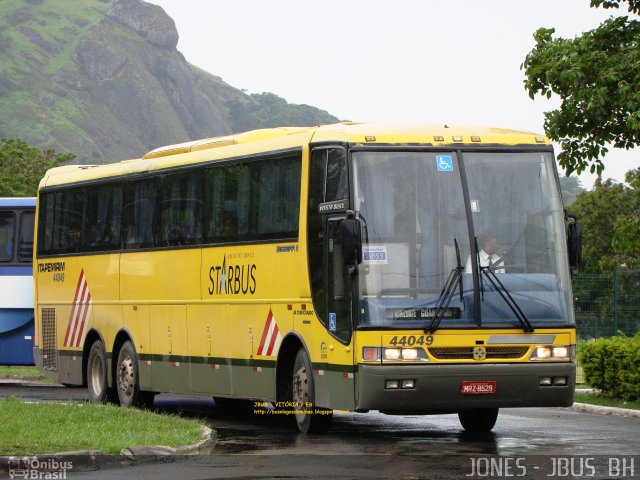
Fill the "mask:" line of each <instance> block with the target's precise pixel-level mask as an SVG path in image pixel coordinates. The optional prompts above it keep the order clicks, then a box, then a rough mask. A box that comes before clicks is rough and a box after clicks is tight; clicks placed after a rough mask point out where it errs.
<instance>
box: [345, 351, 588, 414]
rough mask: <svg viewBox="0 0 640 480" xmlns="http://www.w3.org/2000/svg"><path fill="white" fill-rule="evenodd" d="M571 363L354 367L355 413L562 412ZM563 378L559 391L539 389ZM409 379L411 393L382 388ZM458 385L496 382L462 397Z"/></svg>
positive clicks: (570, 390) (569, 399)
mask: <svg viewBox="0 0 640 480" xmlns="http://www.w3.org/2000/svg"><path fill="white" fill-rule="evenodd" d="M575 372H576V368H575V363H570V362H566V363H535V364H531V363H516V364H482V365H478V364H456V365H433V364H432V365H359V367H358V375H357V378H358V386H357V399H356V402H357V408H358V410H380V411H382V412H384V413H392V414H393V413H398V414H409V413H415V414H427V413H449V412H451V413H453V412H458V411H460V410H464V409H472V408H507V407H567V406H570V405H571V404H572V403H573V395H574V386H575ZM543 377H552V378H556V377H564V378H566V379H567V381H566V385H563V386H553V385H550V386H542V385H540V380H541V378H543ZM405 379H406V380H414V382H415V387H414V388H412V389H387V388H385V384H386V381H387V380H399V381H402V380H405ZM463 381H487V382H488V381H495V382H496V390H495V393H491V394H481V395H468V394H462V392H461V390H462V388H461V386H462V382H463Z"/></svg>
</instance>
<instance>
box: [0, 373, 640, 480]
mask: <svg viewBox="0 0 640 480" xmlns="http://www.w3.org/2000/svg"><path fill="white" fill-rule="evenodd" d="M7 395H17V396H20V397H22V398H24V399H27V400H63V399H68V400H84V399H86V398H87V397H86V390H84V389H75V388H73V389H68V388H62V387H57V386H51V387H42V386H34V387H24V386H23V387H15V386H7V385H2V386H0V397H1V396H7ZM155 407H156V408H158V409H159V410H162V411H167V412H174V413H175V412H181V414H183V415H189V416H198V417H202V418H204V419H205V421H206V422H207V423H208V424H209V425H210V426H211V428H213V429H214V430H215V431H216V432H217V435H216V439H215V443H214V445H213V446H212V447H211V448H210V449H209V451H208V452H207V454H204V455H198V456H189V457H174V458H170V459H165V460H164V461H162V462H157V461H156V462H149V463H142V464H139V465H128V466H126V467H119V468H115V467H114V466H113V465H112V466H110V467H109V468H106V469H103V470H94V471H84V472H78V471H75V472H74V471H70V472H68V475H67V477H68V478H104V479H111V478H113V479H115V478H136V479H137V478H153V479H158V478H177V479H180V480H188V479H206V478H340V479H348V478H510V477H521V476H525V475H526V477H527V478H552V477H556V478H640V457H639V456H638V452H640V418H624V417H616V416H608V415H594V414H587V413H578V412H574V411H572V410H571V409H553V408H546V409H542V408H541V409H506V410H502V411H501V412H500V417H499V418H498V422H497V424H496V427H495V429H494V431H493V433H491V434H489V435H484V436H470V435H468V434H465V433H464V432H463V431H462V429H461V427H460V425H459V422H458V418H457V415H441V416H387V415H382V414H379V413H377V412H370V413H367V414H358V413H345V414H337V415H334V422H333V425H332V428H331V430H330V432H329V434H328V435H325V436H311V435H309V436H306V435H302V434H300V433H298V432H297V431H296V430H295V428H294V427H293V426H292V425H291V423H292V420H291V419H288V418H283V417H281V416H271V415H269V414H256V413H254V412H253V410H252V409H251V408H248V409H246V410H245V411H231V410H229V409H222V408H219V407H218V406H216V404H215V402H214V401H213V400H212V399H209V398H199V397H191V396H178V395H159V396H158V397H156V402H155ZM634 455H635V457H633V458H631V456H634ZM496 456H499V457H496ZM625 462H626V463H625ZM632 462H633V463H632ZM625 466H626V467H627V468H626V469H623V468H622V467H625ZM116 467H118V466H117V465H116ZM612 467H613V470H611V468H612ZM616 467H620V468H619V469H618V470H616V469H615V468H616ZM630 467H632V468H630ZM616 473H617V475H616ZM548 475H551V476H548Z"/></svg>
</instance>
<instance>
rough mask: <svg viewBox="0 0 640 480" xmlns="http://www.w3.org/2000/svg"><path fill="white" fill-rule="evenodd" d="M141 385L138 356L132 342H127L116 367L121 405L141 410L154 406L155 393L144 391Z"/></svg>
mask: <svg viewBox="0 0 640 480" xmlns="http://www.w3.org/2000/svg"><path fill="white" fill-rule="evenodd" d="M139 385H140V382H139V378H138V355H137V354H136V350H135V348H134V346H133V344H132V343H131V341H129V340H127V341H126V342H124V344H122V347H121V348H120V352H119V353H118V363H117V365H116V387H117V390H118V399H119V401H120V405H122V406H123V407H140V408H148V407H151V406H153V398H154V396H155V393H154V392H145V391H142V390H140V387H139Z"/></svg>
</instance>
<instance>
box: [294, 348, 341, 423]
mask: <svg viewBox="0 0 640 480" xmlns="http://www.w3.org/2000/svg"><path fill="white" fill-rule="evenodd" d="M291 387H292V398H291V400H292V403H293V408H294V409H295V410H296V412H295V413H294V417H295V419H296V423H297V424H298V428H299V429H300V431H301V432H302V433H327V431H328V430H329V426H330V425H331V420H332V418H333V411H332V410H329V409H326V408H320V407H316V406H315V390H314V384H313V370H312V368H311V361H310V360H309V356H308V355H307V352H305V350H304V349H303V348H301V349H300V350H298V353H297V354H296V359H295V361H294V362H293V375H292V386H291ZM309 411H310V412H311V413H308V412H309Z"/></svg>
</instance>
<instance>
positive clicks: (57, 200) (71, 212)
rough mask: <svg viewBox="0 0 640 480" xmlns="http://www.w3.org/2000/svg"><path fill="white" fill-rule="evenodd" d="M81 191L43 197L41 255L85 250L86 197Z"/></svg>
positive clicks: (78, 189) (52, 193)
mask: <svg viewBox="0 0 640 480" xmlns="http://www.w3.org/2000/svg"><path fill="white" fill-rule="evenodd" d="M84 193H85V192H84V190H83V189H81V188H74V189H70V190H65V191H58V192H51V193H46V194H42V195H41V207H40V212H41V213H40V235H39V238H40V240H39V241H40V252H41V253H44V254H64V253H77V252H79V251H81V249H82V222H83V218H84V215H85V195H84Z"/></svg>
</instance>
